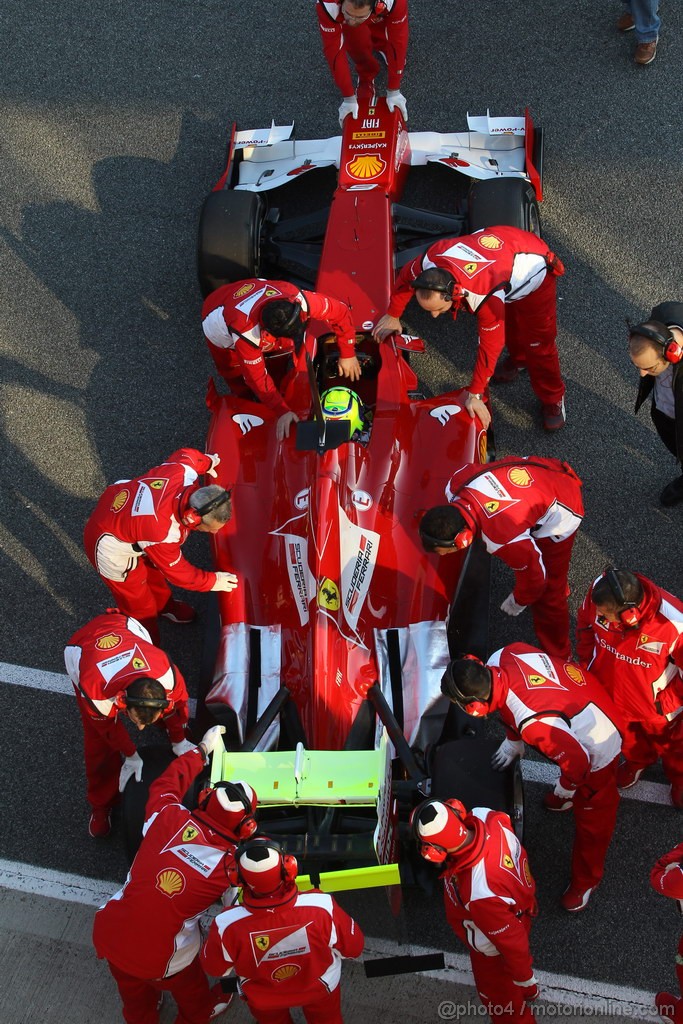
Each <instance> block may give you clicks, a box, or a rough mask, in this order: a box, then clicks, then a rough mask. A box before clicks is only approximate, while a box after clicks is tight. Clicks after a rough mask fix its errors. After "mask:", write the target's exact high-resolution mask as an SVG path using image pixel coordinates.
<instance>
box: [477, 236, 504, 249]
mask: <svg viewBox="0 0 683 1024" xmlns="http://www.w3.org/2000/svg"><path fill="white" fill-rule="evenodd" d="M479 245H481V246H483V248H484V249H502V248H503V243H502V242H501V240H500V238H498V237H497V236H496V235H482V236H481V238H480V239H479Z"/></svg>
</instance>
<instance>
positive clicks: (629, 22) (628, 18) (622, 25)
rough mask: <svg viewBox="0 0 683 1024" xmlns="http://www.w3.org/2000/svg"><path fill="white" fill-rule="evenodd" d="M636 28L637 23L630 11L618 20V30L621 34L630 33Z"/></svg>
mask: <svg viewBox="0 0 683 1024" xmlns="http://www.w3.org/2000/svg"><path fill="white" fill-rule="evenodd" d="M635 27H636V23H635V21H634V20H633V15H632V14H631V12H630V11H626V12H625V13H624V14H622V16H621V17H620V18H619V19H618V20H617V30H618V31H619V32H630V31H631V29H634V28H635Z"/></svg>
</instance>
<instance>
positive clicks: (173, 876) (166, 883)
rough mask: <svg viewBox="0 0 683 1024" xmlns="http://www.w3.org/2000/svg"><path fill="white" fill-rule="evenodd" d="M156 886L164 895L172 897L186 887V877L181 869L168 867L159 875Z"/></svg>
mask: <svg viewBox="0 0 683 1024" xmlns="http://www.w3.org/2000/svg"><path fill="white" fill-rule="evenodd" d="M156 887H157V889H158V890H159V892H163V894H164V896H170V897H171V899H172V898H173V897H174V896H177V895H178V893H180V892H182V891H183V889H184V888H185V879H184V878H183V876H182V875H181V874H180V872H179V871H173V870H172V869H171V868H168V869H167V870H166V871H160V872H159V874H158V875H157V881H156Z"/></svg>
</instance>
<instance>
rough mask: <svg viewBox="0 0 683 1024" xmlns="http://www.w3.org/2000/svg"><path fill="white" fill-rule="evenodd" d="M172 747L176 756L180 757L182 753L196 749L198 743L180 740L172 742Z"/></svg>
mask: <svg viewBox="0 0 683 1024" xmlns="http://www.w3.org/2000/svg"><path fill="white" fill-rule="evenodd" d="M171 748H172V750H173V753H174V754H175V756H176V757H180V756H181V754H187V752H188V750H196V749H197V744H196V743H190V741H189V740H180V741H179V742H178V743H172V744H171Z"/></svg>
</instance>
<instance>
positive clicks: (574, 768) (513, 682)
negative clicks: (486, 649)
mask: <svg viewBox="0 0 683 1024" xmlns="http://www.w3.org/2000/svg"><path fill="white" fill-rule="evenodd" d="M487 665H488V667H489V668H490V669H491V672H492V674H493V688H492V700H491V710H492V711H497V712H498V713H499V715H500V717H501V720H502V722H503V724H504V725H505V730H506V732H507V735H508V739H511V740H522V741H523V742H524V743H528V744H529V746H531V747H534V748H535V749H536V750H538V751H540V752H541V753H542V754H544V755H545V756H546V757H547V758H549V760H551V761H554V762H555V764H556V765H558V767H559V768H560V780H559V783H560V786H561V787H562V789H563V790H565V791H566V792H567V793H568V794H569V795H571V794H573V795H571V799H572V800H573V804H574V821H575V826H576V835H575V838H574V849H573V852H572V871H571V885H572V887H573V888H575V889H576V890H577V891H579V892H585V891H586V890H587V889H592V888H594V887H595V886H596V885H597V884H598V882H599V881H600V879H601V878H602V876H603V873H604V867H605V856H606V854H607V849H608V847H609V844H610V840H611V838H612V833H613V831H614V825H615V823H616V820H617V808H618V806H619V791H618V789H617V765H618V762H619V751H620V750H621V732H620V725H621V719H620V716H619V712H618V710H617V708H616V707H615V706H614V703H613V702H612V700H611V698H610V697H609V696H608V694H607V693H606V692H605V690H604V689H603V688H602V686H600V683H599V682H598V680H597V679H596V678H595V677H594V676H591V675H590V673H589V672H587V671H586V669H584V668H579V666H578V665H576V664H575V663H574V662H566V661H563V660H562V659H560V658H551V657H549V656H548V655H547V654H545V653H544V652H543V651H539V650H538V648H536V647H530V646H529V645H528V644H519V643H517V644H509V645H508V646H507V647H503V648H501V650H500V651H496V653H495V654H493V655H492V656H491V658H490V659H489V661H488V662H487Z"/></svg>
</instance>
